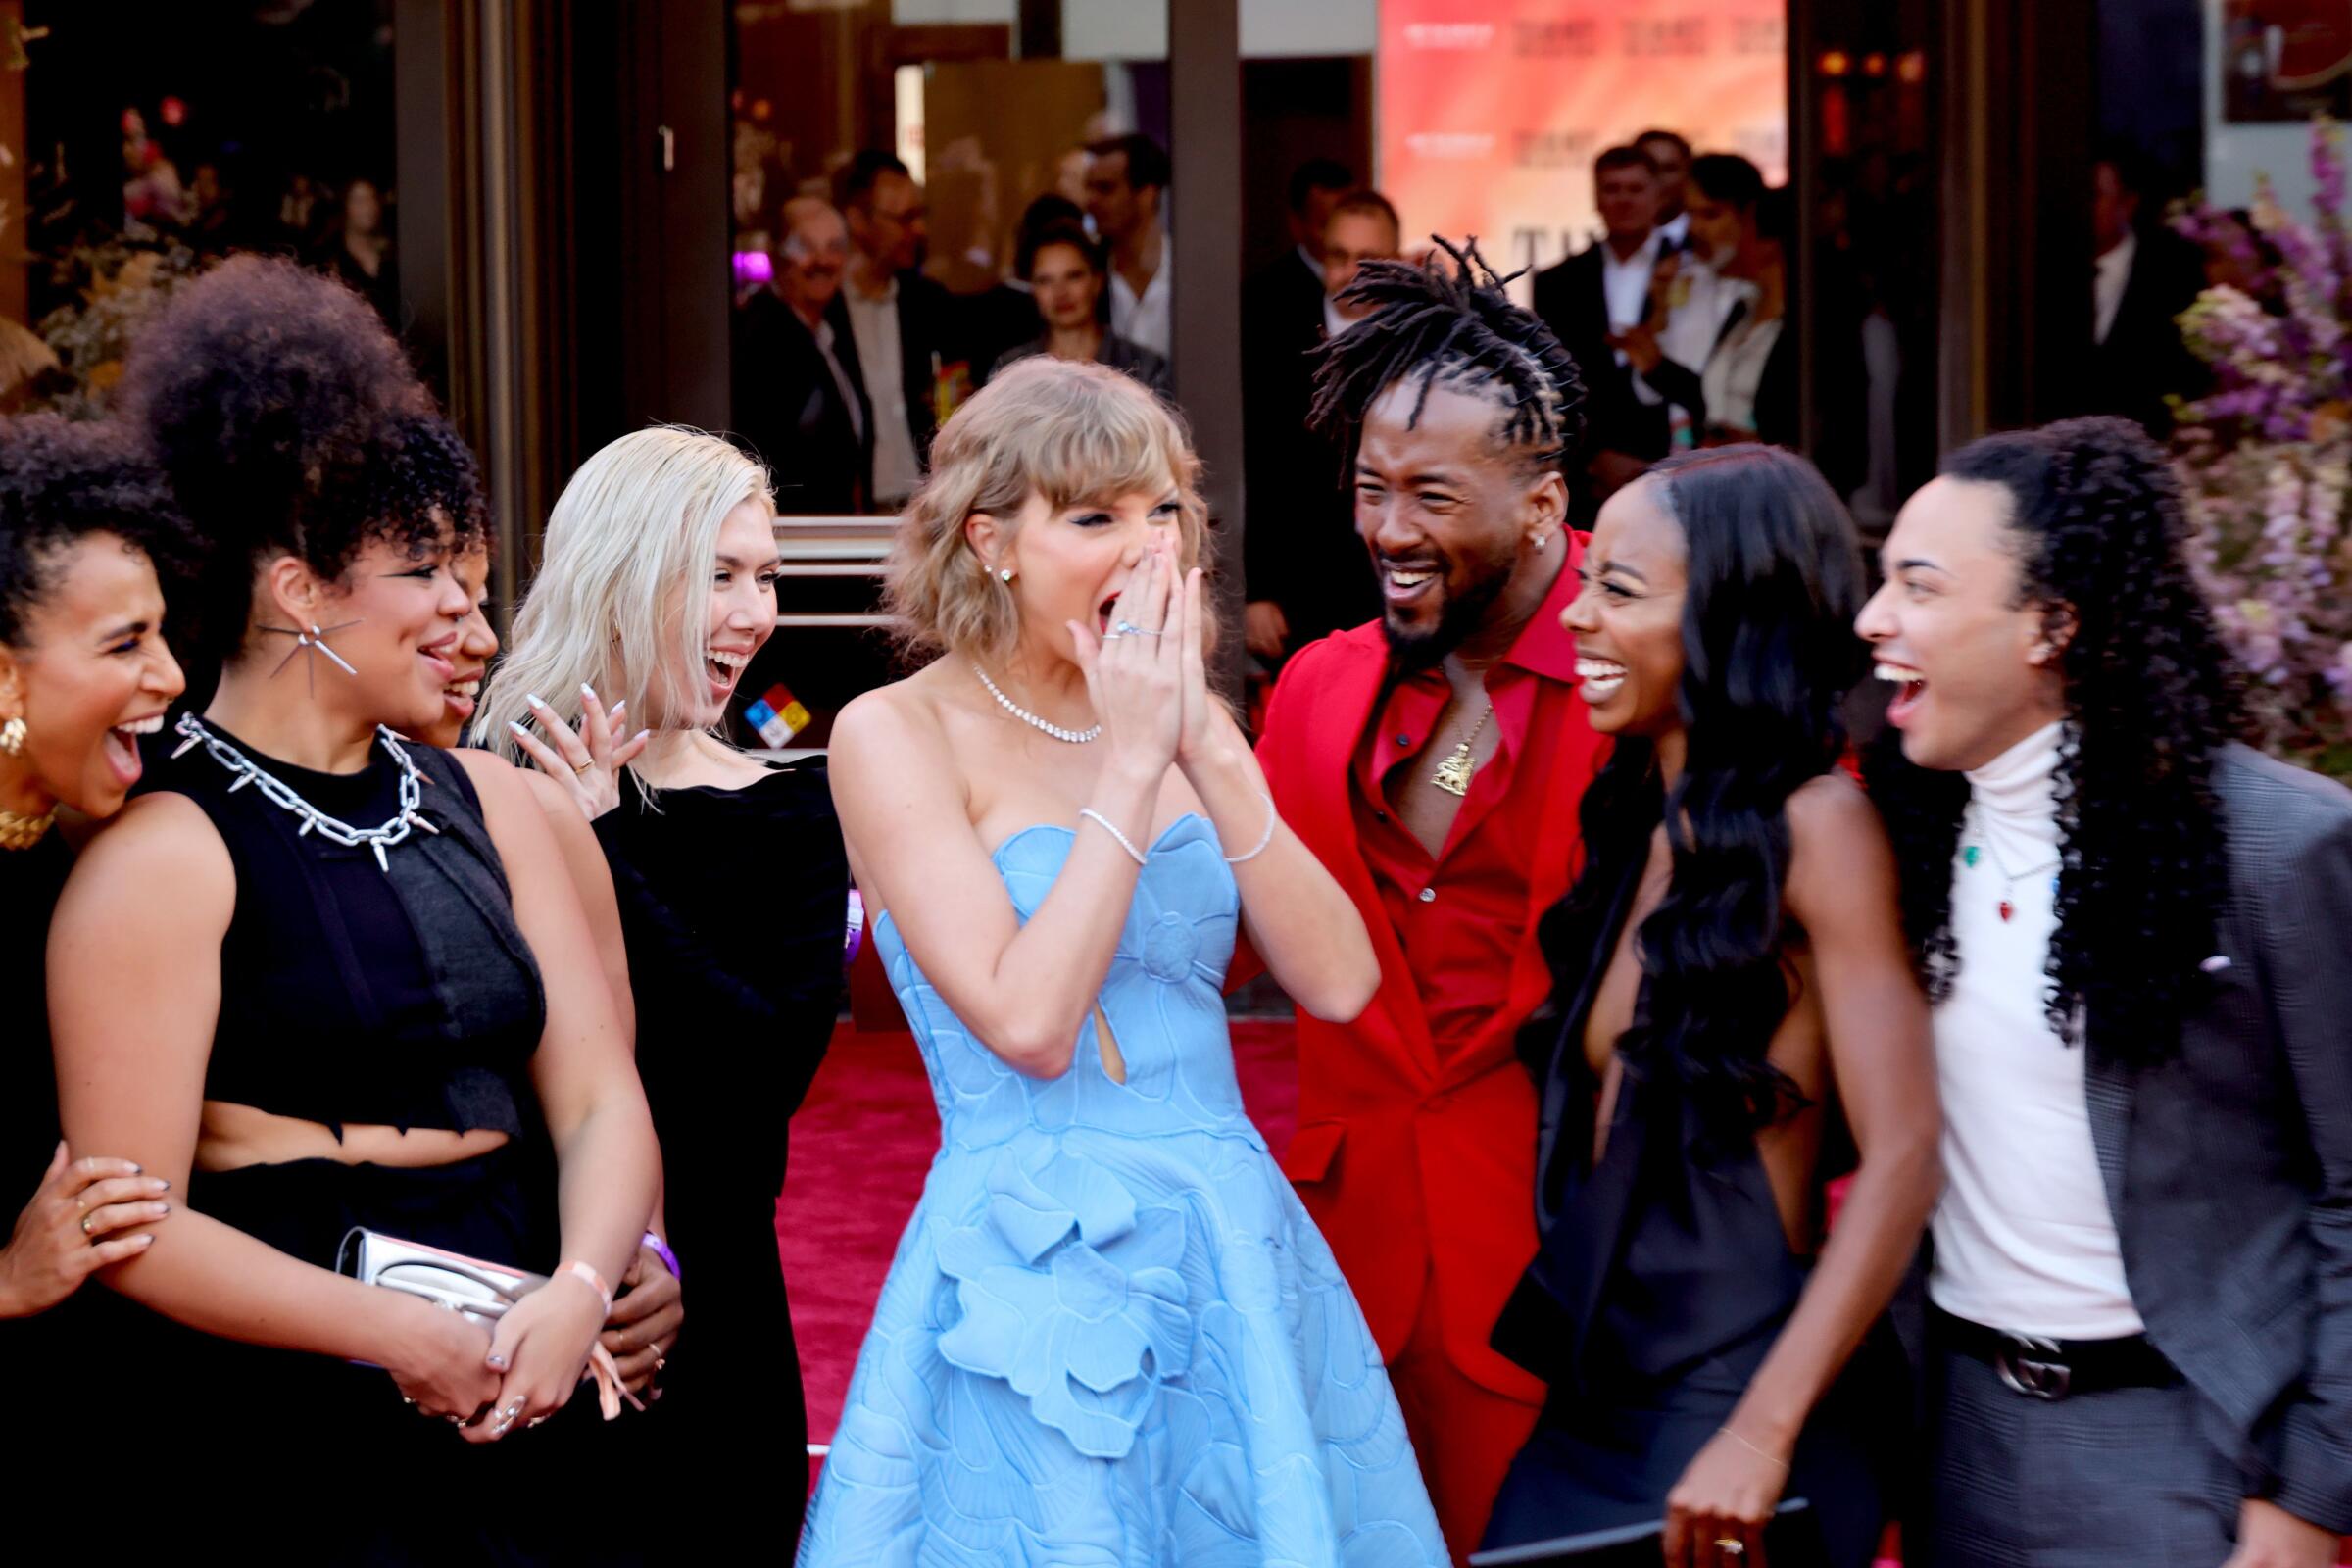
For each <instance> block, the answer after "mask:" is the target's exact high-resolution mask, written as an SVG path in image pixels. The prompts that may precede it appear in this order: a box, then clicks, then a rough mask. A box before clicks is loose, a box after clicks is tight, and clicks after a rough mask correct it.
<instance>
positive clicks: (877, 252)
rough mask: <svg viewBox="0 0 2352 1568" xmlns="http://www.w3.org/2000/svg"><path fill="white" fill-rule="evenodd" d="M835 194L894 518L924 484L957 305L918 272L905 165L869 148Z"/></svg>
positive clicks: (881, 502) (845, 281)
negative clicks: (847, 246)
mask: <svg viewBox="0 0 2352 1568" xmlns="http://www.w3.org/2000/svg"><path fill="white" fill-rule="evenodd" d="M834 190H835V195H836V200H837V201H838V203H839V206H840V209H841V215H842V218H843V219H844V221H846V223H847V225H848V228H849V234H850V256H849V265H848V267H847V268H846V269H845V270H844V271H843V275H842V290H841V298H842V303H843V305H844V307H845V308H846V310H847V312H848V314H849V319H850V335H851V337H852V338H853V340H854V341H855V344H856V347H857V352H858V378H859V380H860V381H862V382H863V383H864V387H865V394H866V398H867V400H868V401H869V402H870V403H871V405H872V407H873V410H874V489H873V505H874V507H875V508H876V509H877V510H879V511H884V512H895V511H897V510H898V508H899V506H900V504H901V503H902V502H904V501H905V500H906V499H907V497H908V496H910V495H912V494H914V488H915V486H916V485H918V484H920V483H921V482H922V477H923V464H924V460H925V459H926V457H927V456H928V455H929V453H930V450H931V435H932V432H933V431H934V430H936V429H938V427H939V412H938V411H939V399H938V395H937V390H938V385H939V382H940V379H941V377H942V376H943V375H945V374H947V373H948V363H949V362H950V361H951V360H954V359H955V358H956V354H955V353H954V351H953V350H952V348H951V346H950V338H951V337H952V335H953V314H954V304H953V302H952V301H951V300H950V299H949V297H948V291H947V290H946V289H945V288H943V287H942V286H940V284H938V283H937V282H934V281H933V280H932V279H930V278H928V277H926V276H924V275H923V273H922V271H921V270H920V269H921V267H922V262H923V239H924V227H923V222H924V211H923V192H922V188H921V187H920V186H918V185H916V184H915V182H914V176H913V175H912V174H911V173H909V172H907V166H906V164H905V163H903V162H901V161H900V160H899V159H898V158H897V157H895V156H893V155H892V154H890V153H886V152H877V151H874V150H873V149H870V148H869V149H867V150H866V151H863V152H860V153H859V154H858V156H857V157H855V158H853V159H851V160H850V162H849V164H848V165H847V166H845V167H844V168H843V170H842V172H841V175H840V178H839V179H838V180H837V181H836V182H835V186H834Z"/></svg>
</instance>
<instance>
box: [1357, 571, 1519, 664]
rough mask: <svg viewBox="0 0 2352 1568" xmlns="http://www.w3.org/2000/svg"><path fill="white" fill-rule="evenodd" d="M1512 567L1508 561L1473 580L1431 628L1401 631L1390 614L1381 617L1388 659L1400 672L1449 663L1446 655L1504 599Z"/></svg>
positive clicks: (1449, 602) (1448, 603)
mask: <svg viewBox="0 0 2352 1568" xmlns="http://www.w3.org/2000/svg"><path fill="white" fill-rule="evenodd" d="M1510 580H1511V569H1510V565H1509V564H1508V563H1507V562H1506V563H1505V564H1502V565H1500V566H1498V567H1495V569H1493V570H1491V571H1489V572H1488V573H1487V574H1486V575H1484V576H1482V577H1480V578H1478V579H1477V580H1476V581H1474V582H1472V583H1471V584H1470V586H1469V587H1467V588H1465V589H1463V590H1462V592H1461V593H1460V594H1459V595H1458V596H1456V597H1453V598H1450V599H1448V600H1446V608H1445V610H1444V611H1443V612H1441V613H1439V615H1438V623H1437V625H1436V626H1435V627H1433V628H1432V629H1430V630H1428V631H1401V630H1399V629H1398V628H1397V622H1396V621H1395V620H1393V619H1391V618H1390V617H1389V616H1388V615H1386V614H1383V615H1382V616H1381V617H1380V629H1381V630H1382V631H1384V632H1386V633H1387V634H1388V638H1389V660H1390V662H1391V663H1392V664H1393V665H1394V666H1395V668H1396V672H1397V674H1398V675H1400V676H1403V675H1416V674H1419V673H1420V672H1421V671H1422V670H1425V669H1434V668H1436V667H1437V666H1438V665H1439V664H1442V663H1444V662H1446V655H1448V654H1450V653H1452V652H1453V651H1454V650H1455V649H1457V648H1459V647H1461V646H1462V644H1464V643H1466V642H1468V641H1469V640H1470V639H1471V638H1472V637H1475V636H1476V635H1478V633H1479V632H1480V631H1481V630H1483V629H1485V626H1486V623H1487V616H1488V614H1489V613H1492V612H1493V610H1494V609H1495V604H1496V603H1497V602H1498V601H1500V600H1501V598H1502V590H1503V589H1504V588H1505V587H1507V586H1509V584H1510Z"/></svg>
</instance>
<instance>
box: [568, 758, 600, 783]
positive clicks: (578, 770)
mask: <svg viewBox="0 0 2352 1568" xmlns="http://www.w3.org/2000/svg"><path fill="white" fill-rule="evenodd" d="M595 765H596V759H595V758H593V757H592V758H590V759H588V760H587V761H585V762H574V763H572V764H571V771H572V776H573V777H575V778H576V777H578V776H579V775H580V774H582V773H585V772H587V771H588V770H589V769H590V768H592V767H594V766H595Z"/></svg>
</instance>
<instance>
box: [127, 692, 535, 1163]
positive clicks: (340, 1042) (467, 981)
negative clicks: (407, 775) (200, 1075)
mask: <svg viewBox="0 0 2352 1568" xmlns="http://www.w3.org/2000/svg"><path fill="white" fill-rule="evenodd" d="M208 727H209V728H211V729H212V731H213V733H214V734H215V735H217V736H218V737H220V738H221V740H222V741H224V742H226V743H227V744H229V745H231V746H233V747H235V748H236V749H237V750H239V751H241V752H243V753H244V754H245V755H246V756H247V757H248V758H250V759H251V760H253V761H254V762H255V764H256V765H258V766H260V767H261V768H263V769H264V770H265V771H267V772H268V773H270V775H271V776H272V777H274V778H275V779H277V780H278V782H280V783H282V784H284V785H285V786H286V787H287V788H289V789H291V790H293V791H294V792H295V793H296V794H297V795H299V796H301V797H302V798H303V799H304V800H305V801H307V802H309V803H310V804H311V806H312V807H314V808H315V809H318V810H320V811H323V812H324V813H326V814H327V815H329V816H333V817H336V818H338V819H340V820H341V821H344V822H347V823H349V824H351V825H352V826H354V827H362V828H367V827H373V826H375V825H376V824H378V823H380V822H383V821H385V820H387V819H389V818H391V817H392V816H393V815H394V814H395V813H396V812H397V811H398V810H399V807H400V777H401V770H400V767H399V765H398V764H397V763H396V762H395V761H394V760H392V757H391V755H390V753H389V752H387V751H386V750H385V747H384V743H383V742H382V741H380V740H379V741H378V742H377V743H376V745H375V748H374V750H373V751H372V753H371V754H370V756H369V758H368V766H367V767H366V769H364V770H363V771H361V772H358V773H349V774H341V773H319V772H315V771H313V770H311V769H309V768H304V767H297V766H295V765H293V764H292V763H289V762H282V761H279V760H276V759H273V758H270V757H266V756H263V755H262V754H261V753H259V752H256V751H255V750H254V749H253V748H251V747H249V746H246V745H245V744H244V743H242V742H240V741H238V740H237V739H236V738H235V737H234V736H231V735H229V734H228V733H227V732H226V731H224V730H222V729H221V727H220V726H219V725H217V724H216V725H209V726H208ZM403 749H404V750H405V751H407V752H408V754H409V756H410V758H411V760H414V761H415V763H416V765H417V771H418V772H420V773H421V774H422V775H423V776H424V778H425V780H426V781H427V782H426V783H425V785H424V791H423V794H424V799H423V804H422V805H421V806H420V807H419V808H418V814H419V815H421V816H422V817H423V818H424V819H425V820H426V822H427V823H429V824H430V826H431V827H432V828H433V829H435V830H437V831H432V832H427V831H424V830H421V829H418V830H414V831H412V832H411V834H410V836H409V838H408V840H407V841H406V842H405V843H402V844H398V845H395V846H393V847H392V848H390V849H389V850H387V851H386V852H385V854H384V859H383V862H382V863H381V864H379V863H378V862H377V859H376V856H375V854H374V852H373V851H372V850H370V849H368V848H367V847H364V846H362V847H346V846H343V845H339V844H335V843H333V842H331V841H329V840H327V839H325V838H324V837H322V836H320V835H319V834H317V833H310V834H304V833H303V832H302V819H301V818H299V817H297V816H296V815H295V814H294V813H292V812H291V811H288V810H286V809H282V808H280V807H278V806H274V805H272V804H271V803H270V801H269V799H268V798H267V797H265V796H264V795H263V793H262V791H261V790H260V789H258V788H255V787H252V786H247V787H246V788H243V789H239V790H236V791H234V792H233V793H232V792H231V790H230V785H232V784H233V783H235V782H236V778H235V775H232V774H231V773H230V772H229V771H228V770H227V769H225V768H223V767H222V766H221V764H220V763H218V762H217V761H215V760H213V759H212V758H211V757H210V756H209V755H208V754H207V753H206V751H205V750H204V748H202V747H200V746H199V747H195V748H191V749H190V750H188V751H187V752H186V753H185V754H184V755H182V756H180V757H177V758H175V759H172V760H168V761H167V762H165V764H164V765H163V766H161V767H159V768H156V769H153V770H152V771H151V772H150V774H149V777H150V779H151V780H152V783H151V785H150V787H151V788H154V789H158V790H169V791H172V792H174V793H176V794H180V795H184V796H186V797H187V798H188V799H189V800H191V801H194V802H195V803H196V805H197V806H199V807H200V808H202V809H203V810H204V813H205V815H206V816H208V817H210V818H211V819H212V823H213V826H214V827H215V828H216V829H218V830H219V831H220V834H221V841H222V842H223V843H224V844H226V845H227V847H228V853H229V858H230V859H231V861H232V862H234V864H235V866H236V879H237V888H236V906H235V910H234V912H233V913H232V914H231V915H230V917H229V924H228V931H227V934H226V936H225V937H224V938H223V939H222V941H221V1014H220V1022H219V1024H218V1026H217V1027H216V1028H215V1030H214V1035H213V1054H212V1059H211V1062H210V1064H209V1065H208V1067H207V1068H206V1071H205V1085H204V1095H205V1098H206V1099H207V1100H218V1101H224V1102H228V1103H234V1104H241V1105H251V1106H253V1107H254V1108H256V1109H258V1110H265V1111H269V1112H271V1113H272V1114H275V1115H280V1116H295V1117H300V1118H302V1119H304V1120H307V1121H317V1122H322V1123H324V1124H325V1125H327V1126H329V1127H331V1128H334V1129H335V1131H336V1136H337V1137H338V1138H340V1137H341V1135H342V1128H343V1126H344V1124H345V1123H359V1124H362V1125H376V1126H390V1127H397V1128H399V1129H400V1130H401V1131H403V1132H406V1131H408V1130H409V1129H410V1128H413V1127H431V1128H445V1129H448V1130H450V1131H453V1132H461V1133H462V1132H467V1131H471V1130H473V1129H476V1128H480V1129H484V1130H487V1131H492V1132H501V1133H505V1134H507V1135H509V1136H510V1137H515V1136H518V1135H520V1134H521V1133H522V1132H523V1131H524V1130H525V1120H526V1118H525V1114H524V1109H523V1107H525V1106H529V1105H531V1104H533V1101H532V1099H531V1090H530V1084H529V1071H530V1060H531V1056H532V1054H533V1053H534V1052H536V1051H537V1050H538V1046H539V1037H540V1033H541V1030H542V1027H543V1026H544V1024H545V1022H546V1015H547V1002H546V994H545V992H544V991H543V989H542V987H541V983H540V978H539V966H538V964H537V962H536V961H535V960H534V959H533V957H532V956H531V951H530V948H529V947H528V946H527V945H526V944H525V943H524V941H523V938H522V933H521V931H520V930H519V929H518V928H517V927H516V926H515V914H514V906H513V899H512V895H511V894H510V892H509V889H508V886H507V878H506V870H505V867H504V865H503V864H502V863H501V862H500V860H499V858H498V851H497V849H496V848H495V847H494V846H493V845H492V843H491V841H490V834H489V831H488V829H487V828H486V827H485V826H484V825H483V822H482V813H481V802H480V801H479V799H478V798H477V797H476V796H475V794H474V790H473V782H472V780H471V779H469V778H468V777H467V776H466V770H465V768H464V767H463V766H461V765H460V764H459V763H458V762H457V761H456V760H454V759H453V758H451V757H450V756H448V754H446V753H443V752H439V751H435V750H434V749H433V748H431V747H428V746H416V745H404V748H403ZM532 1119H533V1120H534V1121H535V1117H534V1118H532Z"/></svg>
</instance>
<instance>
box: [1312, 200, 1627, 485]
mask: <svg viewBox="0 0 2352 1568" xmlns="http://www.w3.org/2000/svg"><path fill="white" fill-rule="evenodd" d="M1431 238H1433V239H1435V240H1436V242H1437V245H1438V247H1439V249H1440V250H1442V251H1444V252H1445V254H1446V257H1447V258H1449V259H1450V260H1451V262H1452V264H1453V265H1452V266H1451V267H1448V266H1446V263H1445V262H1442V261H1440V260H1439V259H1438V258H1437V257H1435V256H1432V257H1431V258H1430V260H1429V262H1428V264H1427V265H1425V266H1420V267H1416V266H1414V265H1413V264H1412V263H1410V262H1391V261H1371V262H1366V263H1364V265H1363V266H1362V268H1361V269H1359V270H1357V272H1356V274H1355V281H1354V282H1352V283H1350V284H1348V287H1347V289H1346V290H1345V291H1343V292H1342V293H1341V295H1340V298H1341V299H1343V300H1345V301H1347V302H1348V304H1350V305H1364V306H1369V307H1371V309H1372V314H1371V315H1370V316H1368V317H1366V318H1365V319H1363V320H1361V321H1359V322H1357V323H1356V324H1355V325H1353V326H1351V327H1349V328H1348V330H1347V331H1345V332H1342V333H1341V334H1340V335H1339V336H1337V337H1335V338H1332V339H1331V340H1330V341H1329V342H1327V343H1325V344H1324V345H1323V347H1322V348H1321V349H1319V350H1317V351H1316V355H1315V391H1314V401H1313V403H1312V405H1311V406H1310V407H1309V409H1308V411H1307V421H1306V422H1307V424H1308V426H1309V427H1310V428H1312V429H1314V430H1315V431H1317V432H1318V433H1320V434H1324V435H1327V436H1331V437H1334V438H1336V439H1337V440H1338V442H1339V444H1340V446H1341V447H1342V448H1343V449H1344V450H1345V452H1346V455H1347V457H1348V461H1349V462H1351V463H1352V462H1353V460H1354V447H1355V438H1356V434H1357V432H1358V431H1360V430H1361V428H1362V426H1363V421H1364V414H1365V411H1366V410H1368V409H1370V408H1371V406H1372V404H1373V402H1374V400H1376V399H1377V398H1379V396H1380V395H1381V394H1382V393H1383V392H1386V391H1387V390H1388V389H1389V388H1390V387H1392V386H1395V385H1396V384H1397V382H1399V381H1403V380H1407V379H1411V380H1414V381H1417V382H1418V383H1419V392H1418V394H1417V396H1416V397H1415V400H1414V403H1413V412H1412V418H1413V419H1415V420H1418V419H1419V418H1420V417H1421V409H1422V406H1423V405H1424V404H1426V403H1427V402H1428V401H1429V389H1430V388H1431V387H1433V386H1459V387H1469V388H1477V389H1479V390H1481V391H1484V392H1486V393H1487V394H1488V395H1490V396H1492V397H1494V398H1495V400H1496V401H1498V402H1499V403H1500V404H1501V405H1502V418H1501V420H1500V421H1499V422H1500V429H1499V434H1500V437H1501V439H1502V440H1503V442H1504V443H1505V444H1507V445H1509V446H1511V447H1513V448H1515V449H1518V450H1519V451H1520V453H1521V456H1522V457H1524V458H1525V460H1526V461H1527V462H1528V463H1529V465H1531V466H1534V467H1537V468H1544V467H1552V468H1556V467H1559V466H1561V465H1563V464H1564V463H1565V462H1566V461H1567V458H1568V455H1569V454H1570V453H1572V452H1574V451H1575V450H1576V447H1577V443H1578V442H1579V441H1580V440H1581V439H1582V438H1583V436H1584V431H1585V383H1584V379H1583V377H1582V376H1580V375H1579V374H1578V373H1577V368H1576V361H1575V359H1573V358H1572V357H1571V356H1570V355H1569V353H1568V351H1567V350H1566V349H1564V348H1562V347H1561V346H1560V340H1559V339H1558V338H1556V337H1554V336H1553V335H1552V332H1551V328H1550V327H1548V326H1545V325H1544V319H1543V318H1542V317H1540V316H1537V315H1536V314H1535V313H1534V312H1533V311H1526V310H1522V309H1520V308H1519V307H1518V306H1516V305H1514V304H1512V303H1511V299H1510V296H1509V295H1508V294H1506V293H1504V292H1503V291H1504V289H1505V288H1507V287H1508V286H1509V284H1510V282H1511V280H1512V278H1515V277H1517V276H1518V275H1519V274H1518V273H1517V272H1513V273H1511V274H1510V276H1508V277H1497V276H1496V275H1495V271H1494V270H1493V269H1492V268H1490V267H1488V266H1487V261H1486V258H1485V257H1483V256H1481V255H1479V253H1478V241H1477V240H1475V239H1467V240H1464V241H1463V242H1462V243H1461V244H1460V245H1459V246H1456V245H1455V244H1454V243H1453V242H1452V241H1450V240H1446V239H1440V238H1438V237H1437V236H1435V235H1432V236H1431Z"/></svg>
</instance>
